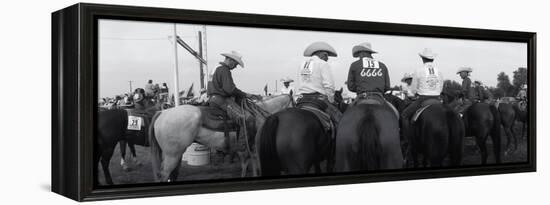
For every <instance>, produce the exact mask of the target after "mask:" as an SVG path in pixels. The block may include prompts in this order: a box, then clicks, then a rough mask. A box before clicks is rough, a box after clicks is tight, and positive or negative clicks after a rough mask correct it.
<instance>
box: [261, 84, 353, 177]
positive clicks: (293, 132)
mask: <svg viewBox="0 0 550 205" xmlns="http://www.w3.org/2000/svg"><path fill="white" fill-rule="evenodd" d="M334 101H335V104H334V105H335V106H336V107H338V108H339V109H340V111H344V110H343V109H346V108H347V104H345V103H344V102H343V98H342V89H340V90H337V91H336V93H335V96H334ZM334 129H336V128H334ZM257 137H258V139H257V140H256V147H257V148H256V149H257V151H258V155H259V162H260V172H261V175H262V176H277V175H281V174H289V175H299V174H307V173H309V172H310V171H311V169H312V168H314V171H315V173H320V172H321V171H322V170H321V163H322V162H323V161H326V171H327V172H331V171H332V169H333V165H334V139H333V138H332V136H331V135H330V133H329V132H326V131H325V128H324V126H323V124H322V123H321V121H320V120H319V118H318V117H317V116H316V115H315V114H314V113H313V112H311V111H308V110H304V109H300V108H287V109H284V110H282V111H280V112H278V113H275V114H274V115H271V116H269V117H268V118H267V119H266V121H265V123H264V124H263V126H262V128H261V129H260V131H259V132H258V136H257Z"/></svg>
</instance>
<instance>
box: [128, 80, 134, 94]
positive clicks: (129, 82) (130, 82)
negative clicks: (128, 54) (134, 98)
mask: <svg viewBox="0 0 550 205" xmlns="http://www.w3.org/2000/svg"><path fill="white" fill-rule="evenodd" d="M132 82H133V81H131V80H129V81H128V84H130V93H132V91H133V89H132Z"/></svg>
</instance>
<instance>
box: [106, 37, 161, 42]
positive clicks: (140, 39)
mask: <svg viewBox="0 0 550 205" xmlns="http://www.w3.org/2000/svg"><path fill="white" fill-rule="evenodd" d="M100 38H101V39H106V40H129V41H159V40H166V39H167V37H165V38H119V37H100Z"/></svg>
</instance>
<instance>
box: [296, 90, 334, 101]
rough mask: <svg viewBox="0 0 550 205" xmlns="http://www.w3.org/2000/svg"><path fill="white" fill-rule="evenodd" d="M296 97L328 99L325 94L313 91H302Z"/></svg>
mask: <svg viewBox="0 0 550 205" xmlns="http://www.w3.org/2000/svg"><path fill="white" fill-rule="evenodd" d="M298 98H317V99H319V100H325V99H328V97H327V96H326V95H323V94H321V93H318V92H315V93H302V94H300V95H299V96H298Z"/></svg>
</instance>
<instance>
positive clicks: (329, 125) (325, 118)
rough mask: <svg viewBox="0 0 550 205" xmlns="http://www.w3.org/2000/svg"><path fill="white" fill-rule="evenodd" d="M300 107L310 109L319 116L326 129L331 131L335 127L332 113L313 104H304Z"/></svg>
mask: <svg viewBox="0 0 550 205" xmlns="http://www.w3.org/2000/svg"><path fill="white" fill-rule="evenodd" d="M300 109H303V110H307V111H310V112H312V113H313V114H314V115H315V116H317V118H318V119H319V121H320V122H321V124H322V125H323V128H325V130H326V131H330V130H332V129H333V127H334V126H333V125H332V121H331V120H330V115H328V114H327V113H325V112H323V111H321V110H319V109H317V108H315V107H311V106H302V107H300Z"/></svg>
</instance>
